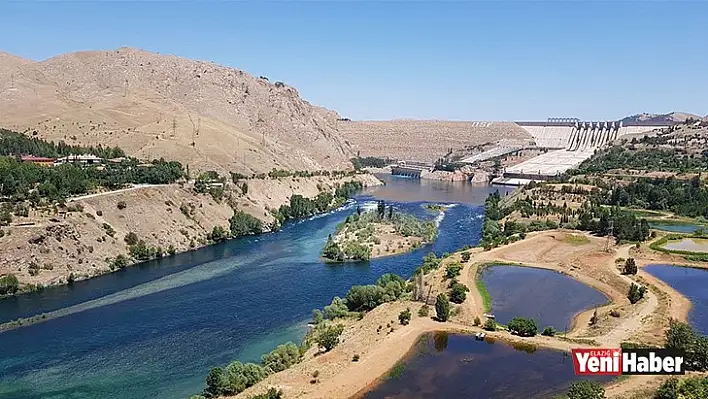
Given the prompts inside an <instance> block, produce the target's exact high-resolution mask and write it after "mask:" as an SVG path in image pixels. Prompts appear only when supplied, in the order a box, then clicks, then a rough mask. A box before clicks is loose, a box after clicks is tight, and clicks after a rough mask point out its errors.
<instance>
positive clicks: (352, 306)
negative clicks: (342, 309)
mask: <svg viewBox="0 0 708 399" xmlns="http://www.w3.org/2000/svg"><path fill="white" fill-rule="evenodd" d="M385 295H386V290H385V289H384V288H383V287H381V286H380V285H355V286H353V287H351V288H350V289H349V291H348V292H347V295H346V297H345V299H346V301H347V306H348V307H349V310H351V311H354V312H359V311H367V310H371V309H374V308H375V307H377V306H379V305H380V304H382V303H384V302H386V300H385Z"/></svg>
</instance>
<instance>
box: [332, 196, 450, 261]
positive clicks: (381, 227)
mask: <svg viewBox="0 0 708 399" xmlns="http://www.w3.org/2000/svg"><path fill="white" fill-rule="evenodd" d="M440 212H442V210H441V211H440ZM437 232H438V229H437V226H436V224H435V222H434V221H426V220H422V219H419V218H417V217H415V216H413V215H411V214H408V213H403V212H400V211H395V210H394V209H393V206H389V207H386V204H385V203H384V202H383V201H380V202H379V204H378V206H377V209H376V210H373V211H363V212H362V210H361V208H358V210H357V213H355V214H353V215H350V216H348V217H347V219H346V220H345V221H344V222H342V223H341V224H340V225H339V226H337V231H336V233H335V236H334V237H332V236H331V235H330V236H329V237H328V239H327V243H326V244H325V246H324V249H323V250H322V257H323V258H324V259H325V261H327V262H346V261H357V260H368V259H371V258H378V257H381V256H389V255H396V254H400V253H403V252H408V251H412V250H414V249H416V248H418V247H420V246H421V245H425V244H428V243H430V242H432V241H433V240H434V239H435V237H436V235H437Z"/></svg>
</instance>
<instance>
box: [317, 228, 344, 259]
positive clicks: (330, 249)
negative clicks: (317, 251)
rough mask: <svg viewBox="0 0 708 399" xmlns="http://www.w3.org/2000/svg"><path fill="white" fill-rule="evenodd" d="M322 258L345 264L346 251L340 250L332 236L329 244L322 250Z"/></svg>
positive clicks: (328, 239) (328, 241)
mask: <svg viewBox="0 0 708 399" xmlns="http://www.w3.org/2000/svg"><path fill="white" fill-rule="evenodd" d="M322 257H323V258H325V259H328V260H332V261H336V262H344V251H342V250H341V248H339V244H337V243H336V242H335V241H334V240H333V239H332V235H331V234H330V235H329V236H328V237H327V243H326V244H325V246H324V249H323V250H322Z"/></svg>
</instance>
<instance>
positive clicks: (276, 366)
mask: <svg viewBox="0 0 708 399" xmlns="http://www.w3.org/2000/svg"><path fill="white" fill-rule="evenodd" d="M262 359H263V362H262V363H261V364H255V363H245V364H244V363H241V362H239V361H234V362H231V363H230V364H229V365H228V366H226V367H215V368H213V369H211V371H210V372H209V375H208V376H207V378H206V385H207V387H206V388H205V389H204V392H203V396H204V397H206V398H216V397H219V396H224V395H236V394H238V393H239V392H242V391H244V390H245V389H246V388H248V387H251V386H253V385H255V384H257V383H258V382H260V381H261V380H263V379H265V378H266V377H268V375H270V374H272V373H277V372H279V371H283V370H285V369H287V368H289V367H291V366H292V365H294V364H297V363H299V362H300V360H301V355H300V349H299V348H298V347H297V345H295V344H293V343H292V342H288V343H287V344H285V345H280V346H278V347H277V348H276V349H274V350H273V351H271V352H270V353H268V354H266V355H263V356H262ZM276 397H277V396H276Z"/></svg>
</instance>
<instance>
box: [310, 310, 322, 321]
mask: <svg viewBox="0 0 708 399" xmlns="http://www.w3.org/2000/svg"><path fill="white" fill-rule="evenodd" d="M323 319H324V317H323V315H322V311H321V310H319V309H313V310H312V323H313V324H320V323H322V320H323Z"/></svg>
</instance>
